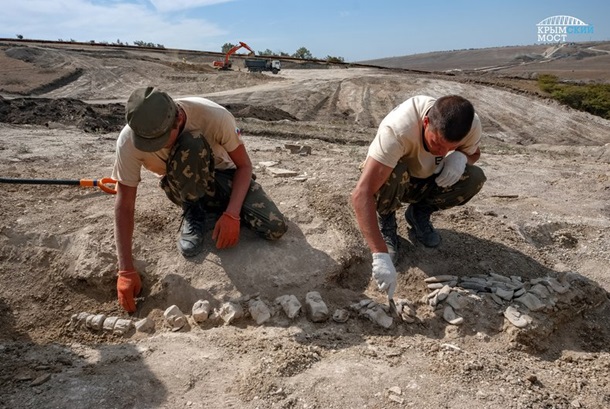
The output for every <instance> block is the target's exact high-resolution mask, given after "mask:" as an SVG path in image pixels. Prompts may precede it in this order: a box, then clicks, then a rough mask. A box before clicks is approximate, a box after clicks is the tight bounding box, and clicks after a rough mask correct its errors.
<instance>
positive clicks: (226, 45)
mask: <svg viewBox="0 0 610 409" xmlns="http://www.w3.org/2000/svg"><path fill="white" fill-rule="evenodd" d="M233 47H235V44H231V43H224V44H223V45H222V48H221V49H220V52H222V53H225V54H226V53H228V52H229V50H230V49H231V48H233Z"/></svg>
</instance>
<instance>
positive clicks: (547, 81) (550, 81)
mask: <svg viewBox="0 0 610 409" xmlns="http://www.w3.org/2000/svg"><path fill="white" fill-rule="evenodd" d="M538 86H539V87H540V89H541V90H542V91H544V92H546V93H548V94H549V95H550V96H551V98H553V99H555V100H557V101H559V102H561V103H562V104H565V105H568V106H570V107H572V108H574V109H578V110H580V111H586V112H589V113H590V114H593V115H597V116H601V117H602V118H605V119H610V84H566V83H561V82H559V80H558V78H557V77H556V76H555V75H549V74H542V75H540V76H539V77H538Z"/></svg>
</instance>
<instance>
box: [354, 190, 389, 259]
mask: <svg viewBox="0 0 610 409" xmlns="http://www.w3.org/2000/svg"><path fill="white" fill-rule="evenodd" d="M352 206H353V208H354V212H355V213H356V221H357V222H358V226H360V231H361V232H362V235H363V236H364V239H365V240H366V243H367V245H368V246H369V249H370V250H371V253H387V252H388V247H387V245H386V244H385V241H384V240H383V237H382V236H381V232H380V231H379V225H378V224H377V211H376V202H375V198H374V197H373V196H372V195H370V194H366V193H363V192H358V191H357V190H356V191H354V193H353V194H352Z"/></svg>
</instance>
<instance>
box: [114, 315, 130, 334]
mask: <svg viewBox="0 0 610 409" xmlns="http://www.w3.org/2000/svg"><path fill="white" fill-rule="evenodd" d="M132 327H133V322H131V320H126V319H121V318H119V319H118V320H116V323H115V324H114V328H113V329H112V332H114V333H115V334H118V335H124V334H125V333H127V332H128V331H129V330H130V329H131V328H132Z"/></svg>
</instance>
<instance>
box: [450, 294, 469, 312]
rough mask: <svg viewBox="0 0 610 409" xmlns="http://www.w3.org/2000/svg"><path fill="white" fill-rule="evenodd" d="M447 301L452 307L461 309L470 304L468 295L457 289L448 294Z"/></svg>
mask: <svg viewBox="0 0 610 409" xmlns="http://www.w3.org/2000/svg"><path fill="white" fill-rule="evenodd" d="M446 302H447V304H449V305H450V306H451V307H453V308H455V309H456V310H461V309H462V308H465V307H467V306H468V297H465V296H463V295H462V294H460V293H458V292H457V291H452V292H451V293H450V294H449V295H448V296H447V300H446Z"/></svg>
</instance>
